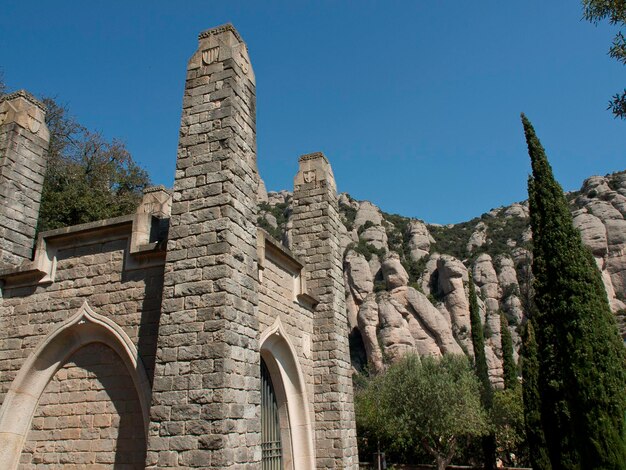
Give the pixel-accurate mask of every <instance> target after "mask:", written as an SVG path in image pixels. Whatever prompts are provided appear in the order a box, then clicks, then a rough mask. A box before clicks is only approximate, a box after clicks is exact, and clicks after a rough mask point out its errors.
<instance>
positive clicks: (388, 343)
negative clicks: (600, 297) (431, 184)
mask: <svg viewBox="0 0 626 470" xmlns="http://www.w3.org/2000/svg"><path fill="white" fill-rule="evenodd" d="M567 196H568V200H569V201H570V205H571V210H572V215H573V216H574V224H575V225H576V227H578V228H579V229H580V232H581V236H582V239H583V242H584V243H585V244H586V245H587V246H588V247H589V249H590V250H591V251H592V253H593V255H594V257H595V260H596V263H597V265H598V269H599V270H600V271H601V273H602V279H603V281H604V285H605V287H606V291H607V296H608V299H609V302H610V304H611V309H612V310H613V312H614V313H615V315H616V317H617V321H618V325H619V327H620V331H621V333H622V336H623V337H624V338H625V339H626V171H623V172H619V173H614V174H611V175H606V176H592V177H590V178H588V179H587V180H585V182H584V183H583V185H582V188H581V189H580V191H577V192H573V193H569V194H568V195H567ZM339 208H340V212H341V216H342V219H343V223H344V226H345V232H344V233H343V235H342V245H343V247H344V249H345V252H344V253H345V254H344V280H345V287H346V306H347V310H348V320H349V324H350V328H351V331H352V333H351V338H350V339H351V350H352V361H353V365H354V367H355V368H356V369H359V370H361V369H364V368H366V367H367V368H369V369H371V370H374V371H381V370H383V369H384V368H385V367H386V365H387V364H389V363H392V362H394V361H395V360H397V359H398V358H400V357H402V356H403V355H404V354H406V353H407V352H417V353H418V354H419V355H422V356H424V355H434V356H440V355H442V354H444V353H447V352H452V353H462V352H464V353H465V354H468V355H470V356H473V348H472V343H471V331H470V319H469V300H468V282H469V279H470V273H471V278H472V279H473V282H474V283H475V286H476V291H477V293H478V294H479V299H478V300H479V306H480V310H481V316H482V319H483V324H484V335H485V340H486V345H485V352H486V355H487V361H488V366H489V373H490V378H491V380H492V382H493V383H494V385H495V386H501V385H502V383H503V380H502V351H501V341H500V331H501V325H500V318H501V317H500V313H501V312H503V313H504V314H505V318H506V319H507V320H508V328H509V330H510V331H511V335H512V337H513V340H514V345H515V349H516V351H518V350H519V344H520V335H519V330H520V326H521V325H522V324H523V322H524V320H525V317H526V312H527V311H528V309H529V305H530V298H531V293H530V289H531V287H530V285H531V282H530V281H531V270H530V263H531V252H530V245H531V243H532V236H531V231H530V228H529V219H528V204H527V202H520V203H514V204H511V205H510V206H507V207H500V208H496V209H493V210H491V211H489V212H487V213H485V214H483V215H481V216H480V217H477V218H474V219H472V220H470V221H468V222H463V223H460V224H454V225H446V226H441V225H435V224H428V223H426V222H423V221H421V220H417V219H411V218H408V217H403V216H400V215H395V214H387V213H385V212H382V211H381V210H380V209H379V208H378V207H377V206H376V205H374V204H373V203H371V202H369V201H356V200H354V199H353V198H351V197H350V196H349V195H348V194H345V193H344V194H341V195H340V197H339ZM290 214H291V194H290V193H289V192H287V191H280V192H270V193H267V192H266V191H265V187H264V186H263V185H262V186H261V187H260V189H259V225H260V226H261V227H263V228H264V229H266V230H267V231H268V232H269V233H270V234H271V235H272V236H274V238H276V239H278V240H282V241H283V243H284V244H286V245H287V246H289V244H290V239H291V237H290V220H289V218H290Z"/></svg>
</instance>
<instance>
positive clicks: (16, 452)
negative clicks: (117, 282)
mask: <svg viewBox="0 0 626 470" xmlns="http://www.w3.org/2000/svg"><path fill="white" fill-rule="evenodd" d="M96 342H100V343H103V344H105V345H106V346H108V347H110V348H111V349H112V350H113V351H115V352H116V353H117V354H118V356H119V357H120V358H121V359H122V361H123V362H124V364H125V366H126V368H127V369H128V373H129V375H130V377H131V378H132V380H133V383H134V384H135V388H136V390H137V395H138V398H139V402H140V405H141V410H142V413H143V420H144V431H145V433H146V436H147V434H148V425H149V420H150V413H149V411H150V397H151V393H150V384H149V381H148V376H147V375H146V372H145V370H144V368H143V365H142V364H141V361H140V360H139V359H138V355H137V349H136V348H135V345H134V344H133V342H132V341H131V339H130V338H129V337H128V335H127V334H126V333H125V332H124V330H122V329H121V328H120V327H119V326H118V325H117V324H116V323H115V322H113V321H112V320H110V319H108V318H106V317H104V316H102V315H98V314H97V313H95V312H94V311H93V310H91V308H90V307H89V305H88V304H87V301H85V302H84V303H83V305H82V306H81V308H80V309H79V310H78V312H76V314H75V315H74V316H72V317H71V318H69V319H68V320H66V321H65V322H63V323H61V324H60V325H59V326H57V327H56V328H55V329H54V330H53V331H52V332H51V333H50V334H48V336H46V337H45V339H44V340H43V341H42V342H41V343H40V344H39V346H38V347H37V348H36V349H35V351H33V352H32V353H31V354H30V356H29V357H28V359H27V360H26V362H25V363H24V365H23V366H22V368H21V369H20V371H19V373H18V374H17V376H16V377H15V379H14V380H13V382H12V383H11V387H10V388H9V390H8V392H7V394H6V397H5V399H4V403H3V404H2V408H1V409H0V462H4V464H5V465H7V467H6V468H8V469H15V468H17V466H18V463H19V459H20V454H21V452H22V447H23V445H24V441H25V440H26V436H27V434H28V432H29V430H30V426H31V421H32V418H33V415H34V414H35V411H36V409H37V405H38V403H39V398H40V397H41V395H42V393H43V392H44V390H45V388H46V386H47V385H48V382H50V380H51V379H52V377H53V376H54V374H55V373H56V372H57V370H58V369H59V368H60V367H61V366H63V364H64V363H65V362H66V361H67V360H68V359H69V358H70V356H72V354H74V353H75V352H76V351H78V349H80V348H81V347H83V346H86V345H88V344H91V343H96Z"/></svg>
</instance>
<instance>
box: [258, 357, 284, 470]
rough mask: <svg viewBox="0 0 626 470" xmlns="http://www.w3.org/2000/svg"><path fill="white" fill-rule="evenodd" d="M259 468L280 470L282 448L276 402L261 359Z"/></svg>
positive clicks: (269, 378) (268, 373)
mask: <svg viewBox="0 0 626 470" xmlns="http://www.w3.org/2000/svg"><path fill="white" fill-rule="evenodd" d="M261 451H262V457H261V468H262V470H282V468H283V448H282V444H281V441H280V420H279V417H278V402H277V401H276V393H275V392H274V385H273V384H272V378H271V377H270V372H269V370H268V369H267V365H266V364H265V361H264V360H263V359H261Z"/></svg>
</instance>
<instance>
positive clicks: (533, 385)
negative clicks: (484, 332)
mask: <svg viewBox="0 0 626 470" xmlns="http://www.w3.org/2000/svg"><path fill="white" fill-rule="evenodd" d="M521 361H522V378H523V379H524V381H523V382H522V383H523V387H522V396H523V398H524V421H525V423H526V440H527V441H528V447H529V450H530V463H531V465H532V468H533V469H534V470H552V465H551V464H550V458H549V457H548V449H547V448H546V438H545V436H544V434H543V427H542V425H541V395H540V394H539V384H538V381H539V361H538V358H537V343H536V341H535V331H534V328H533V324H532V321H531V320H528V321H527V322H526V327H525V328H524V338H523V342H522V359H521Z"/></svg>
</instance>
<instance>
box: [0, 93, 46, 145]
mask: <svg viewBox="0 0 626 470" xmlns="http://www.w3.org/2000/svg"><path fill="white" fill-rule="evenodd" d="M45 119H46V107H45V106H44V104H43V103H42V102H41V101H39V100H37V99H36V98H35V97H34V96H33V95H31V94H30V93H28V92H27V91H26V90H19V91H16V92H14V93H10V94H8V95H5V96H3V97H2V98H0V125H2V124H9V123H12V122H14V123H16V124H18V125H19V126H21V127H23V128H24V129H28V130H29V131H30V132H32V133H33V134H35V135H37V136H39V137H41V138H42V139H44V140H45V141H46V142H47V141H49V140H50V132H49V131H48V127H47V126H46V122H45Z"/></svg>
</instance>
